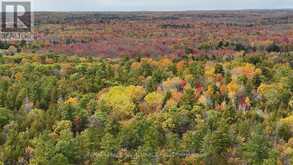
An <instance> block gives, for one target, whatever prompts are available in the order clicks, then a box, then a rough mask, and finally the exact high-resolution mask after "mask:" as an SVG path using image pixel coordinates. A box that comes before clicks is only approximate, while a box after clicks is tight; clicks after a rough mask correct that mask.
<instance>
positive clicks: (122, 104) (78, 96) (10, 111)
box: [0, 53, 293, 165]
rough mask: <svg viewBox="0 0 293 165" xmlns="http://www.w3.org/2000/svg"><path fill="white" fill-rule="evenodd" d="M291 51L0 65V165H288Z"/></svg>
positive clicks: (5, 60)
mask: <svg viewBox="0 0 293 165" xmlns="http://www.w3.org/2000/svg"><path fill="white" fill-rule="evenodd" d="M292 57H293V56H292V54H281V55H280V54H279V53H275V54H270V55H249V56H244V55H241V56H234V57H230V58H225V57H215V58H209V57H205V56H202V57H193V56H184V57H182V58H174V59H171V58H167V57H158V58H156V59H155V58H141V57H137V58H128V57H124V58H116V59H105V58H101V59H99V58H93V57H73V56H58V55H54V54H46V55H34V54H25V55H23V54H18V55H15V56H1V58H0V63H1V65H0V77H1V81H0V93H1V96H0V105H1V108H0V130H1V135H0V160H1V161H2V164H5V165H6V164H7V165H10V164H11V165H13V164H40V165H42V164H51V165H65V164H207V165H209V164H210V165H214V164H256V165H257V164H268V165H269V164H270V165H275V164H288V165H289V164H292V163H293V138H292V135H293V113H292V110H293V95H292V91H293V69H292V68H293V66H292V63H291V64H290V63H289V61H292Z"/></svg>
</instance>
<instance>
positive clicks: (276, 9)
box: [32, 8, 293, 13]
mask: <svg viewBox="0 0 293 165" xmlns="http://www.w3.org/2000/svg"><path fill="white" fill-rule="evenodd" d="M258 10H260V11H266V10H267V11H280V10H283V11H286V10H293V8H247V9H198V10H197V9H195V10H32V12H58V13H59V12H62V13H67V12H68V13H70V12H76V13H77V12H201V11H258Z"/></svg>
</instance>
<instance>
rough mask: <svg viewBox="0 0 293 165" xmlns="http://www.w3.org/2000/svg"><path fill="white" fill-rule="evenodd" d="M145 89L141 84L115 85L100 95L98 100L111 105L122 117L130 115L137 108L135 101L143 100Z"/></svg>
mask: <svg viewBox="0 0 293 165" xmlns="http://www.w3.org/2000/svg"><path fill="white" fill-rule="evenodd" d="M144 95H145V90H144V88H143V87H141V86H128V87H125V86H115V87H112V88H110V89H109V91H107V92H105V93H103V94H102V95H100V96H99V97H98V102H99V103H100V104H101V103H102V104H104V105H105V106H107V107H110V108H111V109H112V110H113V112H114V113H115V114H119V115H120V117H121V118H125V117H127V116H130V115H131V114H132V113H133V110H134V109H135V102H137V101H139V100H141V99H142V98H143V97H144Z"/></svg>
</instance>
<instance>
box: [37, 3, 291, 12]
mask: <svg viewBox="0 0 293 165" xmlns="http://www.w3.org/2000/svg"><path fill="white" fill-rule="evenodd" d="M31 1H32V2H33V8H34V10H38V11H168V10H170V11H172V10H179V11H180V10H223V9H228V10H232V9H284V8H286V9H289V8H291V9H292V8H293V0H31Z"/></svg>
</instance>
